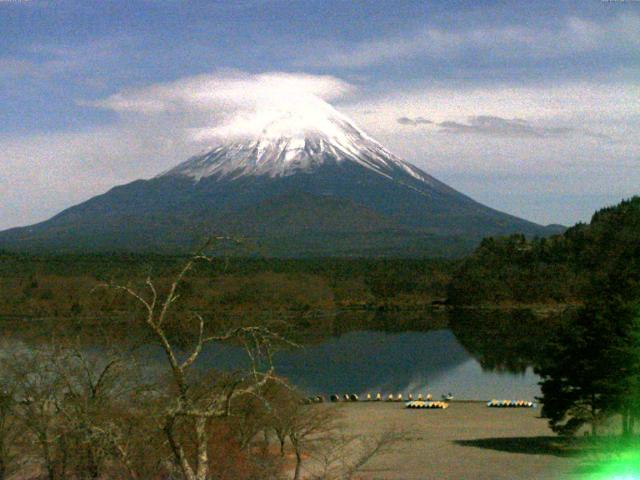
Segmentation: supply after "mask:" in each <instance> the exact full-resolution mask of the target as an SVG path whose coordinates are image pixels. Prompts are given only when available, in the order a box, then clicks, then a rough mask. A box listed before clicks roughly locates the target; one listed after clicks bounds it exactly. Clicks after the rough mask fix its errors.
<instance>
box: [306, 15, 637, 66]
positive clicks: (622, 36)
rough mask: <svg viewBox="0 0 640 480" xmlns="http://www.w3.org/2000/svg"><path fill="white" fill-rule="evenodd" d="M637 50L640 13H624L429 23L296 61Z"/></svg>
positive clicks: (351, 62) (329, 47)
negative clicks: (558, 21)
mask: <svg viewBox="0 0 640 480" xmlns="http://www.w3.org/2000/svg"><path fill="white" fill-rule="evenodd" d="M639 49H640V15H637V14H634V13H626V14H621V15H619V16H617V17H615V18H614V19H613V20H612V19H605V20H603V21H602V22H600V23H598V22H595V21H592V20H586V19H582V18H579V17H568V18H567V19H566V20H565V21H564V23H563V24H562V25H561V26H560V27H558V28H548V27H541V26H537V27H529V26H523V25H506V26H491V27H480V28H472V29H468V30H461V31H449V30H443V29H439V28H434V27H429V28H424V29H421V30H417V31H414V32H409V33H405V34H403V35H398V36H395V37H386V38H379V39H372V40H368V41H363V42H360V43H359V44H356V45H355V46H354V45H348V46H347V45H340V44H336V43H328V42H324V43H322V44H320V45H315V46H314V47H313V50H311V49H310V50H308V51H305V52H304V55H303V56H300V58H299V59H298V64H299V65H302V66H314V67H327V66H329V67H342V68H361V67H367V66H372V65H380V64H383V63H387V62H389V61H393V60H397V59H411V58H418V57H420V58H431V59H437V60H445V61H447V62H451V61H453V60H454V59H456V58H459V57H461V56H463V55H468V54H469V53H470V52H472V53H473V54H474V56H476V57H477V58H482V59H485V60H502V61H504V60H523V59H532V60H539V59H557V58H561V57H564V56H568V55H575V54H583V53H593V52H599V53H603V54H609V55H620V54H626V55H633V56H636V57H637V54H638V50H639ZM312 51H313V53H312ZM318 52H320V53H318ZM311 53H312V54H311Z"/></svg>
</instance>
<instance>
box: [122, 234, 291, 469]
mask: <svg viewBox="0 0 640 480" xmlns="http://www.w3.org/2000/svg"><path fill="white" fill-rule="evenodd" d="M216 240H218V239H216ZM211 244H212V242H208V243H207V244H206V245H205V246H204V247H203V248H202V249H201V250H200V251H199V252H197V253H196V254H195V255H193V256H192V257H191V258H190V259H189V260H188V261H187V262H186V264H185V265H184V266H183V268H182V269H181V270H180V271H179V273H178V274H177V275H176V277H175V278H174V280H173V282H172V283H171V285H170V287H169V288H168V291H167V292H166V293H165V294H161V293H160V292H159V290H158V289H157V288H156V286H155V285H154V283H153V282H152V280H151V278H147V280H146V290H147V291H146V293H145V292H139V291H136V290H134V289H133V288H131V287H129V286H125V285H110V287H112V288H115V289H117V290H120V291H123V292H125V293H126V294H127V295H129V296H130V297H132V298H133V299H135V300H136V301H137V302H138V303H139V304H140V305H142V307H143V308H144V320H143V321H144V324H145V325H146V327H147V328H148V330H149V331H150V333H151V334H152V336H153V337H154V338H155V340H156V341H157V342H158V343H159V344H160V346H161V348H162V350H163V352H164V355H165V359H166V362H167V366H168V369H169V372H170V387H171V392H172V394H171V396H170V398H169V401H168V403H167V406H166V408H165V409H164V412H163V430H164V433H165V435H166V438H167V441H168V443H169V447H170V449H171V452H172V454H173V457H174V460H175V463H176V465H177V466H178V469H179V470H180V472H181V473H182V475H183V476H184V478H186V479H187V480H207V479H208V477H209V432H208V430H209V427H210V425H211V421H212V420H213V419H215V418H219V417H224V416H228V415H229V413H230V411H231V406H232V403H233V402H234V401H235V400H236V399H237V398H239V397H246V396H259V395H260V392H261V390H262V389H263V388H264V386H265V385H266V384H267V383H268V382H270V381H278V379H277V378H276V377H275V375H274V368H273V362H272V355H273V351H274V348H275V347H276V346H277V345H280V344H283V343H288V342H286V341H285V340H284V339H283V338H282V337H281V336H280V335H278V334H277V333H275V332H273V331H272V330H270V329H268V328H265V327H262V326H247V327H236V328H231V329H229V330H228V331H226V332H224V333H222V334H218V335H216V334H211V332H208V331H207V329H206V328H205V327H206V325H205V320H204V318H203V317H202V316H201V315H200V314H198V313H196V312H192V313H191V314H190V317H189V318H184V317H183V318H182V324H183V326H184V324H186V323H187V322H188V320H189V319H191V320H195V322H196V324H197V327H196V328H197V332H196V335H195V340H194V341H193V343H192V345H191V348H190V350H189V351H187V353H186V354H185V353H183V350H182V349H181V348H179V347H178V346H177V345H176V343H175V340H172V338H171V336H170V335H169V331H168V329H167V323H168V318H169V316H170V312H171V309H172V307H173V306H175V304H176V301H177V300H178V299H179V293H178V291H179V288H180V286H181V284H182V283H183V282H184V280H185V277H186V276H187V274H188V273H189V272H190V271H191V270H192V269H193V267H194V265H195V264H196V263H197V262H210V261H211V259H210V258H209V257H208V256H206V255H205V253H204V252H205V251H206V250H207V249H208V248H209V247H210V246H211ZM226 341H233V342H238V343H240V344H241V345H242V346H243V347H244V349H245V352H246V353H247V356H248V358H249V360H250V368H249V369H248V371H247V372H245V373H244V374H242V375H240V376H238V377H237V378H236V379H235V381H233V382H224V383H223V384H222V385H221V384H220V383H218V382H216V383H213V384H209V385H207V384H204V383H203V382H200V383H194V380H193V376H192V375H190V372H192V370H193V369H192V367H193V365H194V363H195V362H196V360H197V359H198V357H199V355H200V354H201V352H202V350H203V348H204V346H205V345H207V344H208V343H211V342H226ZM190 452H193V454H191V453H190Z"/></svg>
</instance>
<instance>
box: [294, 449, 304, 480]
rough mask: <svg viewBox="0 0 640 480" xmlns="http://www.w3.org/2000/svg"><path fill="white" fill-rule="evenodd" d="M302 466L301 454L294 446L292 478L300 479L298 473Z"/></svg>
mask: <svg viewBox="0 0 640 480" xmlns="http://www.w3.org/2000/svg"><path fill="white" fill-rule="evenodd" d="M301 467H302V455H301V454H300V450H299V449H298V448H296V471H295V472H294V474H293V480H300V473H301Z"/></svg>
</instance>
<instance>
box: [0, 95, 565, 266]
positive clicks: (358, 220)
mask: <svg viewBox="0 0 640 480" xmlns="http://www.w3.org/2000/svg"><path fill="white" fill-rule="evenodd" d="M514 232H519V233H524V234H526V235H547V234H549V233H555V231H552V230H550V229H548V228H546V227H542V226H540V225H536V224H534V223H531V222H528V221H526V220H522V219H520V218H517V217H514V216H511V215H507V214H505V213H501V212H498V211H496V210H493V209H491V208H488V207H486V206H484V205H482V204H480V203H478V202H475V201H474V200H472V199H470V198H469V197H467V196H465V195H463V194H461V193H459V192H457V191H456V190H454V189H452V188H450V187H448V186H447V185H445V184H444V183H442V182H440V181H438V180H436V179H435V178H433V177H431V176H430V175H428V174H427V173H425V172H423V171H422V170H420V169H418V168H416V167H415V166H413V165H411V164H409V163H406V162H404V161H403V160H401V159H399V158H398V157H396V156H395V155H393V154H392V153H390V152H389V151H387V150H386V149H385V148H384V147H382V146H381V145H380V144H379V143H377V142H376V141H375V140H373V139H372V138H370V137H369V136H368V135H366V134H365V133H364V132H363V131H361V130H360V129H358V128H357V127H356V126H354V124H353V123H352V122H350V121H349V120H348V119H347V118H346V117H344V116H343V115H342V114H340V113H338V112H337V111H336V110H334V109H333V108H332V107H331V106H329V105H328V104H326V103H324V102H319V103H318V104H317V105H315V106H314V108H313V110H312V111H311V112H309V110H308V109H307V110H302V111H286V112H279V113H278V114H277V115H275V116H274V117H273V118H271V119H270V120H269V121H268V122H266V123H265V125H264V128H262V129H261V131H260V133H259V134H258V135H256V136H253V137H249V138H245V139H243V140H238V139H236V140H234V141H229V142H227V143H223V144H221V145H219V146H217V147H216V148H213V149H212V150H210V151H207V152H206V153H204V154H202V155H198V156H195V157H192V158H190V159H188V160H187V161H185V162H183V163H181V164H179V165H177V166H176V167H174V168H172V169H170V170H168V171H166V172H164V173H162V174H160V175H158V176H156V177H155V178H152V179H149V180H137V181H134V182H132V183H129V184H126V185H122V186H118V187H115V188H113V189H111V190H109V191H108V192H107V193H105V194H103V195H99V196H97V197H94V198H92V199H90V200H88V201H86V202H84V203H81V204H79V205H76V206H74V207H71V208H69V209H67V210H65V211H63V212H61V213H60V214H58V215H56V216H54V217H53V218H51V219H49V220H47V221H45V222H42V223H39V224H36V225H33V226H29V227H22V228H15V229H11V230H7V231H4V232H0V248H7V249H19V250H49V251H77V250H81V251H87V250H89V251H96V250H97V251H106V250H130V251H164V252H174V251H185V250H189V249H191V248H193V247H194V245H196V244H197V243H199V242H201V241H202V239H203V238H205V237H207V236H209V235H212V234H216V235H220V234H232V235H239V236H245V237H250V238H253V239H255V240H256V241H257V242H258V243H259V244H260V245H261V249H262V251H263V252H264V253H267V254H273V255H281V256H291V255H293V256H295V255H363V254H366V255H433V254H436V255H438V254H447V253H449V254H455V253H460V252H461V251H463V250H465V249H468V248H471V247H472V246H473V245H474V244H475V242H477V240H478V239H479V238H481V237H483V236H487V235H500V234H508V233H514Z"/></svg>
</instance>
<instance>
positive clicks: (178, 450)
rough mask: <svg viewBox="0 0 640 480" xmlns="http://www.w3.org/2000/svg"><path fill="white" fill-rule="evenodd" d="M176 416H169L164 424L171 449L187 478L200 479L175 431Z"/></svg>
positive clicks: (188, 479) (191, 479) (189, 479)
mask: <svg viewBox="0 0 640 480" xmlns="http://www.w3.org/2000/svg"><path fill="white" fill-rule="evenodd" d="M174 421H175V419H174V418H168V419H167V423H166V424H165V426H164V432H165V434H166V435H167V440H168V441H169V446H170V447H171V451H172V452H173V456H174V457H175V460H176V463H177V464H178V465H179V466H180V471H181V472H182V475H184V478H185V479H186V480H198V479H197V478H196V474H195V473H194V472H193V469H192V468H191V465H189V460H188V459H187V456H186V454H185V453H184V448H182V445H181V444H180V443H179V442H178V441H177V440H176V438H175V436H174V433H173V423H174Z"/></svg>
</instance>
